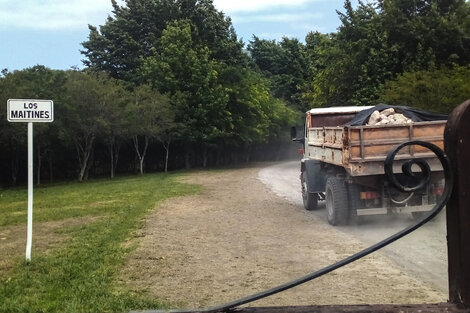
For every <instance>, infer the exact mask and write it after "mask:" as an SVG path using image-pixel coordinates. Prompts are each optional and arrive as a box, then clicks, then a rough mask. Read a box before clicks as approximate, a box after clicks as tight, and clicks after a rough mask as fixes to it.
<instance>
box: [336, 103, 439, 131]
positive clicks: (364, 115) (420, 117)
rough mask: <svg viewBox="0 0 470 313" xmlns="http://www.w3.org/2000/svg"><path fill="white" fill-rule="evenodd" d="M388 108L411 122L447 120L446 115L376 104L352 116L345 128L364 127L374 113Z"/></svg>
mask: <svg viewBox="0 0 470 313" xmlns="http://www.w3.org/2000/svg"><path fill="white" fill-rule="evenodd" d="M388 108H393V109H394V110H395V112H396V113H401V114H403V115H404V116H406V117H407V118H409V119H411V120H412V121H413V122H426V121H442V120H447V115H446V114H441V113H433V112H428V111H424V110H418V109H413V108H410V107H407V106H398V105H388V104H384V103H381V104H378V105H376V106H374V107H372V108H370V109H367V110H363V111H361V112H359V113H357V114H356V116H354V118H353V119H352V120H351V121H350V122H348V123H346V124H345V126H360V125H366V124H367V122H368V121H369V117H370V116H371V114H372V113H374V111H379V112H381V111H383V110H385V109H388Z"/></svg>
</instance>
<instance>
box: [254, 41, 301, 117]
mask: <svg viewBox="0 0 470 313" xmlns="http://www.w3.org/2000/svg"><path fill="white" fill-rule="evenodd" d="M248 51H249V52H250V55H251V57H252V59H253V61H254V63H255V64H256V65H257V67H258V68H259V70H260V71H261V73H263V75H264V76H265V77H267V78H268V79H269V80H270V82H271V88H270V89H271V91H272V93H273V95H274V96H275V97H276V98H279V99H282V100H284V101H285V102H287V103H288V104H289V105H290V106H291V107H293V108H296V109H298V110H300V111H306V110H307V108H306V105H305V104H304V103H302V98H301V91H300V86H301V85H303V84H304V81H305V79H306V78H307V73H308V72H307V71H308V68H307V60H306V58H305V47H304V45H303V44H302V43H300V42H299V40H298V39H289V38H287V37H284V38H282V40H281V41H280V42H279V43H276V41H274V40H261V39H259V38H258V37H256V36H253V40H251V41H250V44H249V45H248Z"/></svg>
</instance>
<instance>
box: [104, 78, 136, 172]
mask: <svg viewBox="0 0 470 313" xmlns="http://www.w3.org/2000/svg"><path fill="white" fill-rule="evenodd" d="M101 84H102V91H101V92H102V94H101V95H100V96H101V98H102V100H101V105H102V110H103V115H102V116H103V121H102V126H103V129H102V133H101V137H102V138H103V141H104V142H105V144H106V147H107V150H108V153H109V159H110V162H109V164H110V177H111V178H114V175H115V172H116V168H117V164H118V160H119V152H120V150H121V144H122V142H123V141H124V140H125V139H127V138H128V136H129V119H128V118H127V115H126V105H127V104H128V102H129V101H132V97H131V93H130V92H129V91H128V90H127V89H125V88H124V85H123V83H122V82H121V81H118V80H116V79H112V78H108V77H107V76H105V77H103V81H102V82H101Z"/></svg>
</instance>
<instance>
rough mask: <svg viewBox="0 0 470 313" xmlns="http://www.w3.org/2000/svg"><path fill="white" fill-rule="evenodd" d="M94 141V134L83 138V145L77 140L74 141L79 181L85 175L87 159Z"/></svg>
mask: <svg viewBox="0 0 470 313" xmlns="http://www.w3.org/2000/svg"><path fill="white" fill-rule="evenodd" d="M94 142H95V136H94V135H90V136H89V137H87V138H85V142H84V144H83V145H82V144H81V143H80V142H78V141H77V142H75V147H76V149H77V154H78V162H79V172H78V181H80V182H81V181H83V178H84V177H85V174H86V170H87V168H88V161H89V159H90V155H91V152H92V151H93V144H94Z"/></svg>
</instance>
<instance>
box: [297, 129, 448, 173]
mask: <svg viewBox="0 0 470 313" xmlns="http://www.w3.org/2000/svg"><path fill="white" fill-rule="evenodd" d="M445 125H446V121H432V122H415V123H410V124H401V125H380V126H337V127H311V128H309V129H308V132H309V133H308V142H306V146H307V147H306V153H307V154H308V157H310V158H312V159H316V160H320V161H323V162H326V163H330V164H334V165H338V166H341V167H343V168H345V169H346V171H348V172H349V174H350V175H351V176H365V175H379V174H384V170H383V162H384V160H385V158H386V157H387V154H388V153H389V152H390V151H391V150H393V149H394V148H395V147H396V146H398V145H399V144H401V143H403V142H407V141H412V140H420V141H426V142H430V143H433V144H435V145H437V146H438V147H440V148H441V149H443V148H444V147H443V146H444V143H443V136H444V128H445ZM410 158H425V159H428V162H429V164H430V166H431V170H433V171H439V170H441V167H440V163H439V162H438V161H437V159H436V158H435V155H434V154H433V153H431V152H430V151H428V150H427V149H426V148H423V147H420V146H409V147H406V148H404V149H403V150H401V151H400V152H399V153H398V154H397V157H396V160H397V161H398V162H396V165H395V167H396V169H395V170H397V171H401V170H400V168H401V165H400V160H409V159H410Z"/></svg>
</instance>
